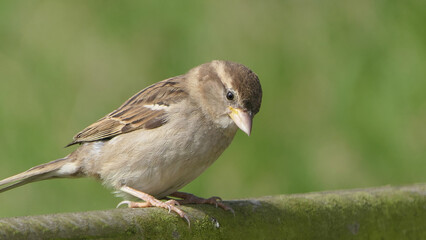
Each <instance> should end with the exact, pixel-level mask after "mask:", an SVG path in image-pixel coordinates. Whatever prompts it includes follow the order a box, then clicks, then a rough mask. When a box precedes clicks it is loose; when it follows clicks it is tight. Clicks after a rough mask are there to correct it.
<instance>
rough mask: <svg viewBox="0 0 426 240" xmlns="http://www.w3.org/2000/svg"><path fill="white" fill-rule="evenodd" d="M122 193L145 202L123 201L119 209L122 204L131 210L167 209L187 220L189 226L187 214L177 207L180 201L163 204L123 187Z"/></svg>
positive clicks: (172, 200) (147, 195) (151, 197)
mask: <svg viewBox="0 0 426 240" xmlns="http://www.w3.org/2000/svg"><path fill="white" fill-rule="evenodd" d="M120 190H121V191H123V192H125V193H128V194H130V195H132V196H135V197H137V198H140V199H142V200H144V201H145V202H131V201H122V202H120V203H119V204H118V206H117V207H119V206H120V205H122V204H127V206H128V207H129V208H146V207H160V208H165V209H168V210H169V212H170V211H173V212H175V213H177V214H178V215H179V216H180V217H182V218H185V220H186V221H187V222H188V224H189V218H188V216H187V215H186V214H185V212H184V211H182V210H181V209H179V208H178V207H176V206H177V205H180V204H179V202H178V201H176V200H174V199H171V200H168V201H166V202H163V201H161V200H158V199H156V198H155V197H153V196H151V195H149V194H147V193H144V192H141V191H138V190H136V189H134V188H131V187H128V186H122V187H121V188H120Z"/></svg>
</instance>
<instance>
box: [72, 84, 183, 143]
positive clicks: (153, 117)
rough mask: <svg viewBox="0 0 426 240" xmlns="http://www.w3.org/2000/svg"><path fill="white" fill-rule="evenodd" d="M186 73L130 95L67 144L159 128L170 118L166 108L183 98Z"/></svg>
mask: <svg viewBox="0 0 426 240" xmlns="http://www.w3.org/2000/svg"><path fill="white" fill-rule="evenodd" d="M183 80H184V76H178V77H174V78H170V79H166V80H163V81H161V82H158V83H155V84H153V85H151V86H149V87H147V88H145V89H143V90H141V91H140V92H138V93H136V94H135V95H134V96H132V97H131V98H129V99H128V100H127V101H126V102H125V103H124V104H123V105H121V106H120V107H119V108H118V109H117V110H115V111H113V112H111V113H110V114H108V115H106V116H105V117H103V118H101V119H99V120H98V121H97V122H95V123H93V124H92V125H90V126H88V127H87V128H85V129H84V130H83V131H81V132H79V133H78V134H77V135H75V136H74V138H73V139H74V140H73V141H72V142H71V143H70V144H68V145H67V147H68V146H71V145H74V144H77V143H83V142H92V141H97V140H102V139H108V138H112V137H114V136H117V135H119V134H123V133H128V132H131V131H134V130H138V129H154V128H158V127H160V126H162V125H164V124H166V123H167V121H168V114H167V111H166V109H167V107H169V106H170V104H173V103H177V102H179V101H181V100H182V99H184V98H185V97H186V96H187V95H188V93H187V92H186V91H185V90H184V89H183V86H182V81H183Z"/></svg>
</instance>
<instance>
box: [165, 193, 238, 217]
mask: <svg viewBox="0 0 426 240" xmlns="http://www.w3.org/2000/svg"><path fill="white" fill-rule="evenodd" d="M170 196H172V197H176V198H181V199H182V200H177V202H178V203H179V204H192V203H194V204H211V205H215V206H216V207H221V208H223V209H224V210H226V211H231V212H232V213H234V210H233V209H232V208H231V207H229V206H227V205H225V204H224V203H222V198H220V197H211V198H207V199H206V198H200V197H197V196H195V195H193V194H191V193H185V192H174V193H172V194H170ZM234 214H235V213H234Z"/></svg>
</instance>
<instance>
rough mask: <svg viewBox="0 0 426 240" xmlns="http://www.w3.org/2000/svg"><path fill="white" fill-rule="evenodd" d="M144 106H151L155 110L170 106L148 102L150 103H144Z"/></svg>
mask: <svg viewBox="0 0 426 240" xmlns="http://www.w3.org/2000/svg"><path fill="white" fill-rule="evenodd" d="M143 106H144V107H146V108H149V109H151V110H154V111H160V110H165V109H167V107H168V106H166V105H160V104H148V105H143Z"/></svg>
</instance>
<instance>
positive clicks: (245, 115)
mask: <svg viewBox="0 0 426 240" xmlns="http://www.w3.org/2000/svg"><path fill="white" fill-rule="evenodd" d="M228 108H229V110H231V112H230V113H229V116H230V117H231V118H232V120H233V121H234V123H235V124H237V126H238V127H239V128H240V129H241V130H242V131H243V132H245V133H247V135H249V136H250V133H251V124H252V120H253V117H252V114H250V113H249V112H246V111H243V110H241V109H239V108H233V107H231V106H229V107H228Z"/></svg>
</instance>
